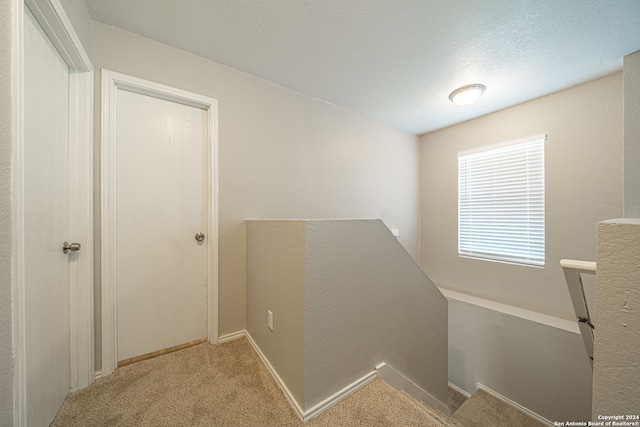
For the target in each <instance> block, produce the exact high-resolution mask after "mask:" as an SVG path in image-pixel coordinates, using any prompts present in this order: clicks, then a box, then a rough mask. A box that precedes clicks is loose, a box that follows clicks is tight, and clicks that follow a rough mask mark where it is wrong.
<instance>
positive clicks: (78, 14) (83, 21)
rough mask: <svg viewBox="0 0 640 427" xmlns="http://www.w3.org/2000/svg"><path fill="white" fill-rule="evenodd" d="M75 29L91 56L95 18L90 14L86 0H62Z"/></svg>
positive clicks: (61, 2)
mask: <svg viewBox="0 0 640 427" xmlns="http://www.w3.org/2000/svg"><path fill="white" fill-rule="evenodd" d="M60 4H61V5H62V7H63V8H64V11H65V13H66V14H67V17H68V18H69V21H71V25H73V29H74V30H75V32H76V35H77V36H78V39H80V43H82V47H84V50H85V52H86V53H87V55H89V57H91V26H92V25H93V20H92V19H91V16H90V15H89V8H88V7H87V4H86V3H85V2H84V0H60Z"/></svg>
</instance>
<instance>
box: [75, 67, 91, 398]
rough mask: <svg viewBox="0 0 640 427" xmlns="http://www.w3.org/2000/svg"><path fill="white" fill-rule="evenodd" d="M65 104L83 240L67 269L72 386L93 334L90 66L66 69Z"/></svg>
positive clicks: (78, 382) (85, 379) (84, 366)
mask: <svg viewBox="0 0 640 427" xmlns="http://www.w3.org/2000/svg"><path fill="white" fill-rule="evenodd" d="M69 89H70V91H69V94H70V96H69V110H70V116H71V117H76V118H77V120H78V122H77V126H75V127H71V128H70V132H69V165H70V167H69V172H70V176H69V212H72V214H71V215H70V221H69V239H70V240H69V241H71V242H81V244H82V250H81V251H80V252H77V253H75V254H72V255H71V256H73V257H75V258H76V260H75V262H72V267H71V272H70V282H71V283H70V286H69V299H70V313H69V314H70V316H69V319H70V325H69V326H70V338H71V341H70V344H71V354H70V357H71V384H70V386H71V387H70V388H71V390H72V391H76V390H80V389H82V388H84V387H87V386H88V385H89V384H91V383H92V382H93V377H94V368H95V367H94V362H95V356H94V340H93V324H94V314H93V302H94V298H93V261H94V258H93V71H89V72H82V73H77V72H74V71H71V73H70V74H69Z"/></svg>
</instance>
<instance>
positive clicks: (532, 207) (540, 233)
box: [458, 136, 546, 266]
mask: <svg viewBox="0 0 640 427" xmlns="http://www.w3.org/2000/svg"><path fill="white" fill-rule="evenodd" d="M545 140H546V136H542V137H539V138H536V139H529V140H526V142H520V143H514V144H510V145H506V146H500V147H498V148H493V149H486V150H484V151H480V152H478V151H475V152H465V153H459V154H458V254H459V255H460V256H463V257H470V258H479V259H485V260H491V261H500V262H506V263H514V264H523V265H532V266H543V265H544V142H545Z"/></svg>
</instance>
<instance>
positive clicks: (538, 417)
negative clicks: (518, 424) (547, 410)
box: [477, 383, 553, 426]
mask: <svg viewBox="0 0 640 427" xmlns="http://www.w3.org/2000/svg"><path fill="white" fill-rule="evenodd" d="M477 388H478V389H479V390H484V391H485V392H487V393H489V394H490V395H491V396H493V397H495V398H496V399H498V400H501V401H502V402H504V403H506V404H507V405H509V406H511V407H513V408H514V409H516V410H518V411H520V412H522V413H523V414H525V415H527V416H529V417H531V418H533V419H535V420H536V421H538V422H540V423H542V424H545V425H547V426H553V423H552V422H551V421H549V420H548V419H546V418H545V417H543V416H541V415H538V414H536V413H535V412H533V411H532V410H530V409H527V408H525V407H524V406H522V405H520V404H519V403H517V402H514V401H513V400H511V399H509V398H508V397H504V396H503V395H501V394H500V393H497V392H495V391H493V390H491V389H490V388H489V387H486V386H484V385H482V384H480V383H478V384H477Z"/></svg>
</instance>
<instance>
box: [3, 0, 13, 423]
mask: <svg viewBox="0 0 640 427" xmlns="http://www.w3.org/2000/svg"><path fill="white" fill-rule="evenodd" d="M14 3H15V2H13V1H10V0H0V123H2V126H0V426H11V425H13V341H12V340H13V336H12V330H11V327H12V309H11V286H12V282H11V270H12V265H11V253H12V249H11V248H12V242H13V237H12V234H13V232H12V230H13V229H12V227H13V225H12V224H13V222H12V211H11V156H12V146H13V134H12V130H13V126H12V124H13V118H12V114H13V113H12V111H13V108H12V105H13V100H12V94H11V93H12V89H11V86H12V79H11V47H12V30H13V25H12V15H13V12H12V4H14Z"/></svg>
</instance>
